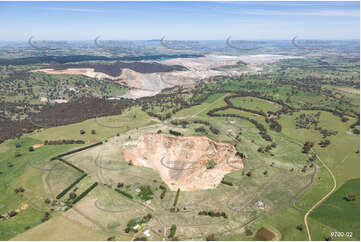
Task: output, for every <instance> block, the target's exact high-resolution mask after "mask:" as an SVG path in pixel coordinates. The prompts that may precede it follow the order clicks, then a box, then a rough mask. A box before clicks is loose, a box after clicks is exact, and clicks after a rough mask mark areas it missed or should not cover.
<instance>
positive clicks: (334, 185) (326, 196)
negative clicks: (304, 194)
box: [304, 154, 337, 241]
mask: <svg viewBox="0 0 361 242" xmlns="http://www.w3.org/2000/svg"><path fill="white" fill-rule="evenodd" d="M316 157H317V159H318V160H319V161H320V162H321V164H322V165H323V166H324V167H325V168H326V169H327V171H328V172H329V173H330V175H331V176H332V179H333V183H334V184H333V187H332V189H331V191H329V192H328V193H327V194H326V195H325V196H323V197H322V198H321V200H320V201H318V202H317V203H315V204H314V205H313V206H312V207H311V208H310V209H309V210H308V211H307V213H306V214H305V218H304V222H305V226H306V231H307V235H308V240H309V241H311V240H312V238H311V233H310V229H309V227H308V221H307V219H308V215H310V213H311V212H312V211H313V210H314V209H315V208H316V207H318V206H319V205H320V204H321V203H322V202H323V201H325V200H326V199H327V198H328V197H329V196H330V195H331V194H332V193H333V192H334V191H335V189H336V186H337V183H336V178H335V176H334V175H333V173H332V171H331V170H330V168H328V166H327V165H326V163H324V162H323V161H322V160H321V159H320V157H319V156H318V155H317V154H316Z"/></svg>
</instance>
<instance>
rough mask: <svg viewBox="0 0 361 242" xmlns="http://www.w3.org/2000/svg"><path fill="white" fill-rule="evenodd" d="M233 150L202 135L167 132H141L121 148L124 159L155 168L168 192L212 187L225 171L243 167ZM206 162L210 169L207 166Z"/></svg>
mask: <svg viewBox="0 0 361 242" xmlns="http://www.w3.org/2000/svg"><path fill="white" fill-rule="evenodd" d="M236 152H237V150H236V148H235V147H234V146H233V145H232V144H229V143H222V142H215V141H213V140H211V139H209V138H208V137H205V136H188V137H184V136H173V135H169V134H145V135H143V136H141V137H140V138H139V139H138V140H137V141H132V142H128V143H126V144H125V145H124V147H123V154H124V157H125V159H126V160H127V161H128V162H132V163H133V164H134V165H137V166H146V167H150V168H153V169H154V170H156V171H158V172H159V174H160V176H161V178H162V179H163V181H164V182H165V183H167V185H168V186H169V188H170V189H171V190H172V191H176V190H177V189H178V188H180V190H182V191H194V190H205V189H212V188H215V187H216V186H217V185H218V184H219V183H220V182H221V181H222V179H223V176H224V175H225V174H227V173H229V172H231V171H233V170H236V169H241V168H244V165H243V162H242V159H241V158H240V157H238V156H236ZM210 163H212V164H213V168H209V167H208V168H209V169H207V164H208V165H209V164H210ZM228 164H232V166H229V165H228Z"/></svg>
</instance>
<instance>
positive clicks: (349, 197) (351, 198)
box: [344, 193, 356, 202]
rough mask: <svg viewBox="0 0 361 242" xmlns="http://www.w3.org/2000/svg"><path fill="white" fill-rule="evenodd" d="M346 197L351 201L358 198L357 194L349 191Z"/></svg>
mask: <svg viewBox="0 0 361 242" xmlns="http://www.w3.org/2000/svg"><path fill="white" fill-rule="evenodd" d="M344 199H345V200H346V201H348V202H350V201H355V200H356V195H355V194H352V193H347V194H346V196H345V197H344Z"/></svg>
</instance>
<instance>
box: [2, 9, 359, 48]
mask: <svg viewBox="0 0 361 242" xmlns="http://www.w3.org/2000/svg"><path fill="white" fill-rule="evenodd" d="M0 16H1V17H0V23H2V30H1V33H2V34H1V36H0V41H1V40H2V41H27V40H28V38H29V37H30V36H34V38H35V39H38V40H54V41H60V40H69V41H80V40H83V41H84V40H93V39H94V38H96V37H97V36H101V38H102V39H105V40H152V39H159V38H162V37H163V36H165V37H166V39H169V40H225V39H227V38H228V37H229V36H232V39H238V40H239V39H243V40H290V39H292V38H293V37H294V36H298V38H299V39H319V40H359V36H360V3H359V2H0ZM245 36H246V37H245Z"/></svg>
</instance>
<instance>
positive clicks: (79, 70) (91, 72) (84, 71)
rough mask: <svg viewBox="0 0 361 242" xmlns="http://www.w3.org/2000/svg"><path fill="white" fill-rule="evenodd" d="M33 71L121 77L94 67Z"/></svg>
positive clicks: (114, 78) (97, 76)
mask: <svg viewBox="0 0 361 242" xmlns="http://www.w3.org/2000/svg"><path fill="white" fill-rule="evenodd" d="M31 72H43V73H47V74H69V75H83V76H87V77H92V78H99V79H103V78H108V79H112V80H116V79H118V78H119V77H112V76H110V75H107V74H105V73H102V72H96V71H95V70H94V68H68V69H64V70H54V69H51V68H45V69H39V70H32V71H31Z"/></svg>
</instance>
